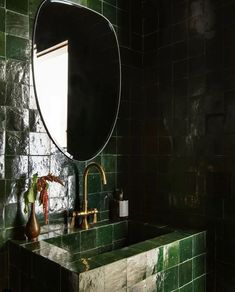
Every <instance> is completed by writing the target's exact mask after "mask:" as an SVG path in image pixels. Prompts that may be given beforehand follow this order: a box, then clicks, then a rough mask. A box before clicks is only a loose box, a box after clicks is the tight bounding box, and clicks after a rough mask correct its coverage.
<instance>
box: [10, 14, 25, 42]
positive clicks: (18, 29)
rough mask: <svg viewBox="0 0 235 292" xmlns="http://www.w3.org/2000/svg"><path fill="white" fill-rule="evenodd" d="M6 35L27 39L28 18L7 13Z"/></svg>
mask: <svg viewBox="0 0 235 292" xmlns="http://www.w3.org/2000/svg"><path fill="white" fill-rule="evenodd" d="M6 33H8V34H11V35H15V36H18V37H22V38H28V36H29V19H28V17H27V16H24V15H21V14H18V13H14V12H11V11H8V12H7V15H6Z"/></svg>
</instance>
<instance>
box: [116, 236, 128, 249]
mask: <svg viewBox="0 0 235 292" xmlns="http://www.w3.org/2000/svg"><path fill="white" fill-rule="evenodd" d="M126 245H127V240H126V239H125V238H123V239H119V240H115V241H113V249H119V248H122V247H125V246H126Z"/></svg>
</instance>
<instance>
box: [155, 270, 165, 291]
mask: <svg viewBox="0 0 235 292" xmlns="http://www.w3.org/2000/svg"><path fill="white" fill-rule="evenodd" d="M164 276H165V274H164V272H160V273H157V274H156V289H157V291H159V292H163V291H164Z"/></svg>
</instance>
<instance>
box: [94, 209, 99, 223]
mask: <svg viewBox="0 0 235 292" xmlns="http://www.w3.org/2000/svg"><path fill="white" fill-rule="evenodd" d="M97 214H98V210H97V209H96V208H95V209H94V217H93V224H95V223H97Z"/></svg>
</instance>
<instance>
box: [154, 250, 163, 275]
mask: <svg viewBox="0 0 235 292" xmlns="http://www.w3.org/2000/svg"><path fill="white" fill-rule="evenodd" d="M157 250H158V253H157V262H156V265H155V273H156V272H160V271H162V270H163V259H164V254H163V247H159V248H158V249H157Z"/></svg>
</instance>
